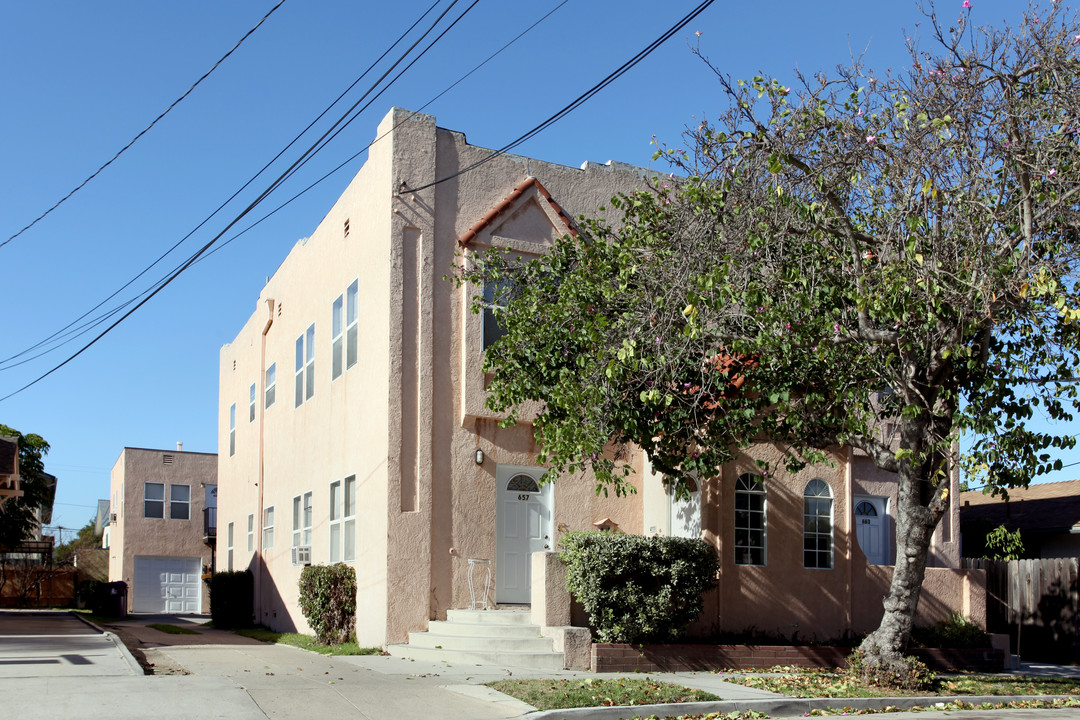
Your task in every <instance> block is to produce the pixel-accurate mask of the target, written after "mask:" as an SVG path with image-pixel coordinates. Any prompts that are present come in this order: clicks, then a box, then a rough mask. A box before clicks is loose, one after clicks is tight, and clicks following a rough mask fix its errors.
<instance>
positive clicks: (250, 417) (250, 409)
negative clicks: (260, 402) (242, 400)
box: [248, 383, 255, 423]
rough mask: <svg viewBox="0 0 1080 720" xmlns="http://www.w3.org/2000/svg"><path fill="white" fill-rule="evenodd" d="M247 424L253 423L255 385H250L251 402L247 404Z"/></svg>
mask: <svg viewBox="0 0 1080 720" xmlns="http://www.w3.org/2000/svg"><path fill="white" fill-rule="evenodd" d="M248 422H249V423H250V422H255V383H251V400H250V401H249V403H248Z"/></svg>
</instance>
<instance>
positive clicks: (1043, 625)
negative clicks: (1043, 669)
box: [963, 558, 1080, 662]
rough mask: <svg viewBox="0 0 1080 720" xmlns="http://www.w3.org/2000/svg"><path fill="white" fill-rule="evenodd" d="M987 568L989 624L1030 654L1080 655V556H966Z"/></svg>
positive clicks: (1048, 657) (1055, 658)
mask: <svg viewBox="0 0 1080 720" xmlns="http://www.w3.org/2000/svg"><path fill="white" fill-rule="evenodd" d="M963 565H964V567H965V568H975V569H979V570H985V571H986V629H987V630H988V631H989V632H994V633H1008V635H1009V637H1010V639H1011V646H1012V652H1014V653H1017V654H1019V655H1020V656H1021V658H1023V659H1025V660H1042V661H1045V662H1077V661H1080V558H1045V559H1034V560H985V559H968V558H965V559H964V561H963Z"/></svg>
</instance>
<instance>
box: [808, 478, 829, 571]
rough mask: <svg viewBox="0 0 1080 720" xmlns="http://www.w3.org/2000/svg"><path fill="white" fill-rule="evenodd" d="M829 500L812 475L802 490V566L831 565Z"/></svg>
mask: <svg viewBox="0 0 1080 720" xmlns="http://www.w3.org/2000/svg"><path fill="white" fill-rule="evenodd" d="M832 530H833V499H832V490H830V489H829V485H828V483H826V482H825V481H824V480H820V479H818V478H815V479H813V480H811V481H810V482H808V483H806V490H804V491H803V565H804V566H805V567H808V568H819V569H823V570H827V569H829V568H831V567H832V566H833V532H832Z"/></svg>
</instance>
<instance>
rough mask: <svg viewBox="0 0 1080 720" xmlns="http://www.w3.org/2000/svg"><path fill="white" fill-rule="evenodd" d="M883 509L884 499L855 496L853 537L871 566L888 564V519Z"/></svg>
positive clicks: (884, 506)
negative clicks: (857, 541)
mask: <svg viewBox="0 0 1080 720" xmlns="http://www.w3.org/2000/svg"><path fill="white" fill-rule="evenodd" d="M885 508H886V498H883V497H870V496H868V495H856V496H855V536H856V537H857V538H858V540H859V548H860V549H861V550H862V551H863V554H864V555H866V560H867V562H869V563H870V564H871V565H888V564H889V536H888V534H887V533H886V530H887V529H888V527H889V518H888V516H887V515H886V514H885Z"/></svg>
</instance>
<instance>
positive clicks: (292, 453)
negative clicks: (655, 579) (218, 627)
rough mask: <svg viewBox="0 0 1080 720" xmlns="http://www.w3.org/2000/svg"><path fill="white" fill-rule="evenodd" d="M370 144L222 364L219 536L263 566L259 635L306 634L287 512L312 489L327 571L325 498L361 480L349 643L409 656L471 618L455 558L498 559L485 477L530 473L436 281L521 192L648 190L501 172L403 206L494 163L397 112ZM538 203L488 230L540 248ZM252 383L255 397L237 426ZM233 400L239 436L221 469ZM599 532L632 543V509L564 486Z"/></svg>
mask: <svg viewBox="0 0 1080 720" xmlns="http://www.w3.org/2000/svg"><path fill="white" fill-rule="evenodd" d="M377 132H378V135H379V136H381V138H382V139H380V140H379V142H377V143H375V144H374V145H373V146H372V148H371V149H370V151H369V158H368V161H367V162H366V163H365V165H364V167H363V168H362V169H361V171H360V172H359V173H358V175H357V176H356V177H355V178H354V179H353V181H352V182H351V183H350V185H349V187H348V188H347V189H346V190H345V192H344V193H343V194H342V196H341V198H340V199H339V200H338V201H337V202H336V203H335V204H334V206H333V207H332V208H331V210H330V211H329V212H328V213H327V215H326V217H325V218H324V219H323V221H322V222H321V223H320V224H319V225H318V227H317V228H316V229H315V231H314V232H313V233H312V235H311V237H310V238H307V239H305V240H303V241H301V242H299V243H297V245H296V246H295V247H294V249H293V250H292V252H291V253H290V254H289V256H288V257H287V258H286V259H285V261H284V262H283V263H282V264H281V266H280V268H279V269H278V270H277V272H276V273H275V274H274V276H273V277H272V278H271V279H270V280H269V282H268V283H267V285H266V287H265V288H264V289H263V291H262V293H261V294H260V297H259V299H258V301H257V303H256V308H255V312H254V314H253V315H252V316H251V318H250V319H249V320H248V321H247V323H246V324H245V325H244V327H243V328H242V330H241V331H240V333H239V334H238V335H237V337H236V338H235V339H234V340H233V341H232V342H231V343H229V344H227V345H225V346H224V347H223V348H222V349H221V356H220V357H221V364H220V401H219V416H218V418H219V448H221V453H220V458H219V474H220V478H221V482H220V493H219V502H220V505H221V510H220V513H221V518H220V524H221V526H222V527H223V528H225V527H227V524H228V522H233V523H234V524H235V549H234V566H235V567H237V568H242V567H246V566H248V565H250V566H251V567H252V568H253V570H255V572H256V577H257V587H258V593H257V595H258V600H257V613H258V616H259V618H258V619H259V620H260V621H261V622H263V623H265V624H267V625H269V626H271V627H274V628H277V629H282V630H288V629H298V630H302V631H305V630H307V629H308V628H307V626H306V623H305V622H304V621H303V618H302V617H301V616H300V613H299V611H298V608H297V602H296V595H297V593H296V580H297V579H298V577H299V574H300V570H299V569H298V568H293V567H292V565H291V558H290V547H291V523H292V509H291V507H292V506H291V504H292V499H293V497H294V496H297V495H300V494H301V493H304V492H307V491H311V492H312V493H313V501H314V502H313V504H314V523H313V542H312V547H313V561H314V562H316V563H325V562H327V561H328V559H329V555H328V533H329V530H328V512H329V505H328V503H329V483H330V482H333V481H335V480H340V479H342V478H344V477H345V476H348V475H351V474H356V476H357V482H358V485H359V507H358V518H357V520H358V522H357V528H358V533H357V543H356V545H357V550H356V552H357V555H356V560H355V562H353V563H352V564H353V566H354V567H355V569H356V571H357V575H358V586H359V590H358V608H359V610H358V618H357V635H358V639H359V640H360V642H361V643H362V644H371V645H383V644H386V643H387V642H395V641H401V640H404V639H405V636H406V634H407V632H408V631H410V630H423V629H426V626H427V622H428V620H430V619H432V618H437V617H444V616H445V612H446V610H447V609H448V608H451V607H461V606H463V605H464V604H466V603H467V600H468V588H467V574H466V570H465V563H464V559H465V558H468V557H493V545H494V534H495V484H494V473H495V470H496V467H497V466H498V465H507V464H517V465H534V464H535V462H536V447H535V446H534V444H533V441H532V434H531V428H530V427H529V426H527V425H523V426H519V427H516V428H509V429H500V428H498V427H497V425H496V424H495V423H494V422H491V421H489V420H487V419H485V418H491V417H492V415H491V413H490V412H487V411H484V410H483V400H484V387H483V384H484V377H483V374H482V372H481V367H480V366H481V360H482V349H481V340H480V328H481V325H480V320H479V318H478V316H474V315H472V314H471V313H470V312H468V309H467V307H468V302H469V297H470V294H471V292H472V290H471V289H470V288H455V287H454V286H453V284H452V283H450V282H448V281H446V280H445V279H444V276H446V275H448V274H449V273H450V272H451V268H452V265H453V263H454V262H455V258H456V256H457V254H458V253H461V252H462V251H463V248H462V247H461V246H460V245H459V243H458V239H459V238H460V237H462V235H463V234H464V233H465V232H466V231H467V230H468V229H469V228H471V227H473V226H474V225H475V224H476V223H477V222H478V221H479V220H480V219H481V218H484V217H485V215H487V214H488V213H489V211H491V210H492V209H493V208H496V207H497V206H498V205H499V204H500V203H501V202H502V201H503V200H504V199H505V198H506V197H507V196H508V194H509V193H511V191H512V190H513V189H514V188H515V187H517V186H518V185H519V184H521V183H522V182H523V181H524V180H526V179H527V178H528V177H530V176H535V177H536V178H537V179H538V180H540V181H541V182H542V183H543V185H544V187H546V188H547V190H548V191H550V193H551V197H552V198H553V199H554V200H555V201H557V203H559V204H561V205H562V206H563V208H564V209H565V211H566V213H567V214H568V215H570V216H576V215H577V214H580V213H592V212H595V211H596V209H597V208H598V207H599V206H600V205H602V204H604V203H606V202H607V201H608V200H609V199H610V198H611V196H612V195H614V194H615V193H616V192H618V191H624V190H630V189H632V188H634V187H640V186H642V184H643V173H644V171H640V170H637V169H630V168H625V167H622V166H616V165H595V164H589V165H587V166H586V167H585V168H584V169H578V168H570V167H565V166H560V165H554V164H551V163H544V162H541V161H537V160H530V159H528V158H522V157H517V156H501V157H498V158H496V159H494V160H492V161H491V162H489V163H487V164H485V165H483V166H482V167H481V168H478V169H476V170H474V171H470V172H467V173H465V174H463V175H461V176H458V177H456V178H454V179H452V180H449V181H446V182H442V183H439V184H437V185H435V186H434V187H432V188H429V189H426V190H422V191H420V192H417V193H405V194H396V193H399V192H400V191H402V190H408V189H411V188H417V187H419V186H422V185H424V184H426V183H429V182H432V181H435V180H438V179H441V178H445V177H448V176H450V175H452V174H454V173H455V172H457V171H458V170H460V169H462V168H464V167H466V166H467V165H469V164H470V163H472V162H474V161H476V160H479V159H481V158H483V157H486V156H487V155H489V154H490V151H489V150H486V149H484V148H479V147H474V146H471V145H468V143H466V142H465V136H464V135H463V134H461V133H457V132H452V131H447V130H443V129H439V128H437V127H436V125H435V119H434V118H433V117H431V116H427V115H415V114H412V113H408V112H407V111H404V110H398V109H395V110H392V111H391V112H390V113H389V114H388V115H387V116H386V118H385V119H384V120H383V121H382V123H381V124H380V126H379V128H378V131H377ZM536 200H537V198H536V197H534V196H528V197H525V198H524V199H523V203H524V204H521V205H519V206H517V207H515V208H513V209H512V210H511V211H510V212H508V213H507V214H506V215H505V216H500V217H498V218H497V219H496V225H497V228H496V231H497V233H501V234H502V235H507V236H509V237H511V239H517V240H519V241H521V242H529V243H533V244H534V245H536V244H537V243H539V244H541V245H542V244H543V243H544V242H550V241H551V240H552V239H553V238H554V237H555V236H557V235H558V234H561V233H562V232H564V230H565V228H563V227H560V226H558V224H557V222H556V224H555V225H552V224H551V223H552V222H553V219H554V220H556V221H557V220H558V214H557V213H555V212H554V211H552V210H551V206H550V205H542V204H538V203H537V202H536ZM545 208H546V209H545ZM346 219H348V220H349V226H350V230H349V236H348V237H344V233H343V227H344V222H345V220H346ZM545 222H547V223H548V226H547V227H545ZM540 251H542V248H541V250H540ZM465 252H466V253H467V252H469V250H468V249H465ZM354 279H359V283H360V298H361V302H360V307H361V310H360V331H359V335H360V344H359V345H360V358H359V363H358V365H357V367H355V368H352V369H349V370H346V371H345V372H344V374H343V376H342V377H341V378H339V379H337V380H333V381H332V380H331V378H330V326H331V306H332V303H333V301H334V299H335V298H336V297H337V296H338V295H340V294H341V293H343V292H344V291H345V289H346V287H347V286H348V284H349V283H350V282H352V281H353V280H354ZM311 323H315V325H316V355H315V388H316V389H315V394H314V397H313V398H311V399H310V400H307V399H305V401H304V403H303V404H302V405H301V406H300V407H299V408H294V407H293V405H294V403H293V381H294V351H295V342H296V338H297V337H299V336H300V335H301V334H302V333H304V332H305V330H306V328H307V327H308V326H310V324H311ZM274 362H276V363H277V366H276V367H277V389H276V392H277V398H276V401H275V404H274V406H272V407H271V408H269V409H266V408H265V407H264V404H265V403H264V393H265V382H264V381H265V372H266V368H267V367H268V366H269V364H270V363H274ZM252 383H255V384H256V395H257V398H258V400H257V412H256V418H255V420H254V422H249V420H248V398H249V392H250V386H251V384H252ZM233 403H236V405H237V416H238V420H237V429H236V451H235V454H234V455H233V456H232V457H230V456H229V453H228V448H229V441H230V438H229V432H230V431H229V417H230V416H229V408H230V406H231V405H232V404H233ZM478 447H480V448H482V449H484V451H485V454H486V457H487V460H486V461H485V463H484V464H483V465H482V466H477V465H476V464H475V462H474V461H473V456H474V452H475V450H476V448H478ZM638 455H640V453H638ZM630 462H633V463H637V464H640V462H641V458H640V457H636V458H634V459H632V460H630ZM269 506H274V508H275V541H274V547H273V548H270V549H267V550H266V551H265V552H261V553H260V543H261V540H262V527H261V520H262V514H263V511H264V510H265V508H267V507H269ZM249 513H250V514H253V515H254V519H255V538H254V551H253V552H251V553H248V552H247V550H246V544H245V542H246V540H245V538H246V522H247V516H248V514H249ZM601 517H611V518H613V519H616V520H617V521H618V522H619V524H620V526H621V527H622V528H623V529H625V530H628V531H631V532H640V531H641V528H642V521H641V505H640V500H637V499H635V500H630V501H625V500H616V499H614V498H606V499H605V498H603V497H600V498H598V497H597V496H596V494H595V491H594V483H593V481H592V480H591V479H590V478H589V477H581V478H564V479H560V480H559V481H558V482H557V483H556V489H555V523H556V525H557V526H558V527H560V528H562V527H565V528H566V529H582V528H586V527H591V524H592V523H593V522H594V521H595V520H597V519H600V518H601ZM259 558H262V559H261V560H260V559H259Z"/></svg>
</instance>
